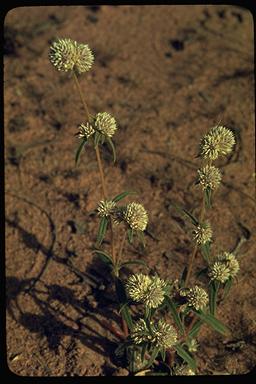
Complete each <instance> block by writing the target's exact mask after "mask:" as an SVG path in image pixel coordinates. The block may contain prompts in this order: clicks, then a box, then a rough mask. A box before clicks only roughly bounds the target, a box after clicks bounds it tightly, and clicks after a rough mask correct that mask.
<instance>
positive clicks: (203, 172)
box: [197, 165, 221, 190]
mask: <svg viewBox="0 0 256 384" xmlns="http://www.w3.org/2000/svg"><path fill="white" fill-rule="evenodd" d="M197 172H198V176H199V177H198V181H199V184H200V185H201V187H202V189H203V190H205V189H207V188H210V189H212V190H215V189H217V188H218V187H219V185H220V182H221V172H220V170H219V169H218V168H216V167H214V165H206V166H205V167H203V168H201V169H198V171H197Z"/></svg>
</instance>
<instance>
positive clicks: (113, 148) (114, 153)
mask: <svg viewBox="0 0 256 384" xmlns="http://www.w3.org/2000/svg"><path fill="white" fill-rule="evenodd" d="M107 142H108V144H109V146H110V149H112V152H113V162H114V163H115V162H116V149H115V145H114V143H113V141H112V140H111V138H110V137H107Z"/></svg>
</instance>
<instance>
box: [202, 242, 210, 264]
mask: <svg viewBox="0 0 256 384" xmlns="http://www.w3.org/2000/svg"><path fill="white" fill-rule="evenodd" d="M210 246H211V242H210V241H207V243H205V244H202V245H201V251H202V255H203V258H204V260H205V261H206V262H207V263H208V264H209V258H210Z"/></svg>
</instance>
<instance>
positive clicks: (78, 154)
mask: <svg viewBox="0 0 256 384" xmlns="http://www.w3.org/2000/svg"><path fill="white" fill-rule="evenodd" d="M86 142H87V139H86V137H85V138H84V139H82V141H81V143H80V144H79V147H78V148H77V151H76V157H75V164H76V165H77V164H78V161H79V158H80V155H81V152H82V149H83V147H84V145H85V144H86Z"/></svg>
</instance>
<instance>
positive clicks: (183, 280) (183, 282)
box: [180, 267, 188, 288]
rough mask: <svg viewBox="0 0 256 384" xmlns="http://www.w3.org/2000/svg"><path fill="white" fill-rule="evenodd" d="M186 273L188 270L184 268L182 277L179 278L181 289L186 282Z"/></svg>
mask: <svg viewBox="0 0 256 384" xmlns="http://www.w3.org/2000/svg"><path fill="white" fill-rule="evenodd" d="M187 273H188V268H187V267H185V268H184V269H183V272H182V275H181V277H180V287H181V288H183V287H184V286H185V280H186V277H187Z"/></svg>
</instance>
